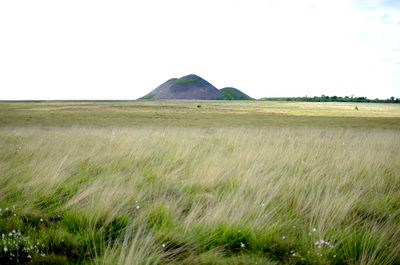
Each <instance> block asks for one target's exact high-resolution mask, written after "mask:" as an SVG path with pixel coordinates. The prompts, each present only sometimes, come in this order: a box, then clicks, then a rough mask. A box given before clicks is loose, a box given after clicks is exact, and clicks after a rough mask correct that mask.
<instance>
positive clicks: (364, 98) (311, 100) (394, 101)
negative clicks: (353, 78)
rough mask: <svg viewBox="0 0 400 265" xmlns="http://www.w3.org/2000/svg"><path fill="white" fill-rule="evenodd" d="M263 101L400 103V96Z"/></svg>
mask: <svg viewBox="0 0 400 265" xmlns="http://www.w3.org/2000/svg"><path fill="white" fill-rule="evenodd" d="M261 100H263V101H304V102H368V103H400V98H394V97H390V98H388V99H378V98H376V99H369V98H366V97H348V96H345V97H338V96H332V97H330V96H325V95H322V96H320V97H307V96H305V97H289V98H262V99H261Z"/></svg>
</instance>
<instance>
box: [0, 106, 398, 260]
mask: <svg viewBox="0 0 400 265" xmlns="http://www.w3.org/2000/svg"><path fill="white" fill-rule="evenodd" d="M197 105H201V107H200V108H198V107H197ZM324 106H325V107H326V108H325V107H324ZM354 106H355V105H354V104H353V105H349V104H340V103H328V104H326V105H324V104H322V103H280V102H279V103H275V102H246V103H243V102H210V101H206V102H187V101H184V102H105V103H99V102H94V103H93V102H63V103H60V102H40V103H0V126H1V127H0V208H1V211H0V234H1V236H2V238H1V239H0V247H1V249H0V264H20V263H32V264H35V263H36V264H54V263H56V264H400V254H399V253H400V241H399V238H400V148H399V147H400V118H399V117H400V114H399V113H400V112H399V110H400V106H397V105H389V104H388V105H382V104H371V105H369V104H357V106H358V108H359V110H358V111H357V110H355V109H354ZM367 110H368V111H367ZM291 111H295V113H294V112H291ZM316 113H319V115H316ZM378 113H379V115H378ZM300 114H301V115H300ZM46 262H47V263H46Z"/></svg>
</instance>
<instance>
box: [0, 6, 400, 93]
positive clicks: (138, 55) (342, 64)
mask: <svg viewBox="0 0 400 265" xmlns="http://www.w3.org/2000/svg"><path fill="white" fill-rule="evenodd" d="M192 73H193V74H197V75H200V76H201V77H203V78H204V79H206V80H208V81H209V82H210V83H212V84H213V85H215V86H216V87H217V88H222V87H225V86H234V87H236V88H238V89H240V90H242V91H244V92H245V93H247V94H249V95H250V96H252V97H255V98H261V97H277V96H305V95H308V96H320V95H322V94H325V95H329V96H333V95H337V96H346V95H348V96H351V95H352V94H354V95H355V96H367V97H369V98H376V97H378V98H388V97H390V96H394V97H400V0H392V1H389V0H387V1H385V0H381V1H379V0H347V1H346V0H320V1H318V0H293V1H289V0H279V1H278V0H276V1H268V0H197V1H194V0H168V1H166V0H159V1H155V0H141V1H122V0H114V1H102V0H93V1H89V0H68V1H59V0H47V1H43V0H35V1H32V0H4V1H0V100H13V99H136V98H138V97H140V96H143V95H144V94H147V93H148V92H149V91H151V90H152V89H154V88H155V87H157V86H158V85H160V84H161V83H163V82H164V81H166V80H167V79H169V78H172V77H180V76H183V75H187V74H192Z"/></svg>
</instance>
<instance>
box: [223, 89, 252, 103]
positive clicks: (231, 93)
mask: <svg viewBox="0 0 400 265" xmlns="http://www.w3.org/2000/svg"><path fill="white" fill-rule="evenodd" d="M220 91H221V92H222V93H223V94H224V96H223V99H225V100H250V99H252V98H251V97H249V96H248V95H246V94H245V93H243V92H242V91H240V90H239V89H236V88H234V87H224V88H222V89H221V90H220Z"/></svg>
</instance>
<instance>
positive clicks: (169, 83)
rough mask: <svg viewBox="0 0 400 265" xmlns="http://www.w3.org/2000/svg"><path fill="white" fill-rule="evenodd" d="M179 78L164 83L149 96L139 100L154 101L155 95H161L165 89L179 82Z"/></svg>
mask: <svg viewBox="0 0 400 265" xmlns="http://www.w3.org/2000/svg"><path fill="white" fill-rule="evenodd" d="M177 80H178V78H171V79H169V80H168V81H166V82H164V83H162V84H161V85H159V86H158V87H157V88H156V89H154V90H152V91H151V92H150V93H149V94H147V95H145V96H143V97H141V98H139V99H153V98H154V96H155V95H157V94H158V93H160V92H161V91H162V90H163V89H164V88H166V87H168V86H170V85H172V84H174V83H175V81H177Z"/></svg>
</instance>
